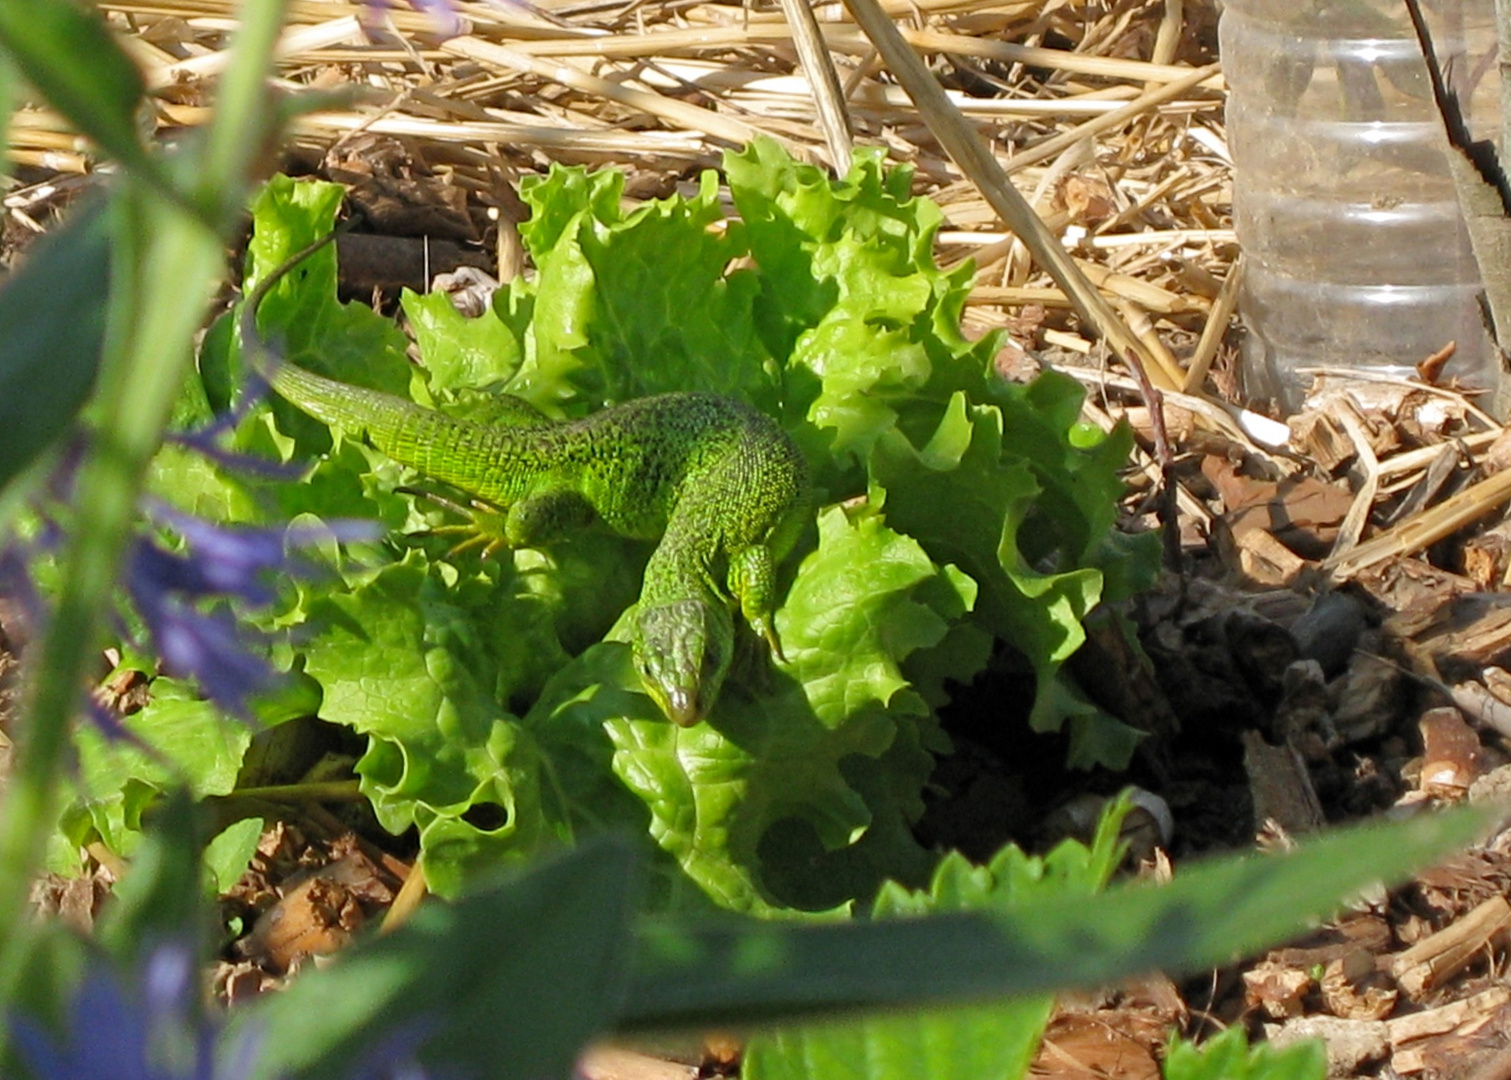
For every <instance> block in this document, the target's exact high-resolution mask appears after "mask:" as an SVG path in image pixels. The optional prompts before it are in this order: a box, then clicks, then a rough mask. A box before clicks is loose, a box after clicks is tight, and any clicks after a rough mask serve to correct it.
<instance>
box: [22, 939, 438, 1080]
mask: <svg viewBox="0 0 1511 1080" xmlns="http://www.w3.org/2000/svg"><path fill="white" fill-rule="evenodd" d="M130 974H131V977H130V978H128V979H121V978H120V977H119V976H118V975H117V974H116V972H115V971H114V970H112V969H111V968H110V966H109V965H108V964H107V963H106V962H105V961H104V960H103V959H101V958H100V957H99V956H96V957H94V959H93V960H92V961H91V963H90V965H89V967H88V968H87V970H86V971H85V973H84V979H83V981H82V982H81V983H80V984H79V986H78V988H77V990H75V992H74V996H73V1001H72V1002H71V1003H70V1006H69V1008H68V1010H67V1014H66V1016H65V1018H64V1025H63V1030H62V1031H61V1032H59V1033H58V1034H57V1035H56V1036H55V1035H53V1034H51V1033H49V1032H47V1031H46V1030H44V1029H43V1027H42V1026H41V1025H39V1024H37V1023H36V1022H35V1021H34V1020H32V1019H31V1018H30V1017H28V1016H25V1015H22V1014H19V1013H12V1014H10V1016H9V1017H8V1020H9V1027H10V1032H11V1037H12V1039H13V1041H14V1045H15V1049H16V1053H17V1055H18V1056H19V1057H20V1059H21V1062H22V1063H23V1064H24V1065H25V1066H26V1069H27V1071H28V1072H29V1073H30V1075H31V1077H32V1078H33V1080H246V1078H247V1077H250V1076H252V1075H254V1074H256V1073H258V1072H259V1071H260V1070H259V1069H258V1062H259V1059H260V1056H261V1054H262V1052H263V1050H264V1048H265V1047H266V1046H268V1045H270V1044H271V1042H272V1040H271V1038H270V1033H269V1031H268V1029H267V1028H266V1027H264V1026H262V1025H259V1024H255V1023H254V1024H241V1025H239V1026H237V1027H236V1028H234V1029H228V1028H227V1027H226V1026H225V1025H223V1024H222V1023H220V1022H219V1021H218V1019H216V1018H213V1017H210V1016H206V1015H205V1014H204V1012H203V1011H202V1010H201V1009H200V1008H199V1007H198V1005H197V1004H196V1003H197V1000H198V996H199V969H198V966H197V964H196V961H195V955H194V950H193V949H191V948H190V947H189V946H188V945H187V944H186V943H185V942H182V941H169V942H166V943H164V944H162V945H159V946H158V947H157V948H155V949H153V950H152V951H151V952H149V953H148V954H147V955H146V958H145V960H144V962H143V963H142V965H141V967H140V969H139V970H136V971H134V972H131V973H130ZM371 1034H372V1038H373V1041H374V1042H375V1043H376V1046H375V1048H374V1050H373V1051H372V1052H370V1053H367V1054H364V1055H363V1056H362V1057H363V1060H362V1062H361V1063H359V1064H358V1065H357V1067H356V1068H354V1069H353V1070H351V1071H350V1072H348V1073H347V1074H346V1075H347V1077H348V1080H426V1074H425V1071H424V1070H423V1069H422V1068H421V1067H420V1066H419V1065H418V1064H417V1063H416V1062H415V1060H414V1057H413V1051H414V1049H415V1047H416V1046H417V1045H418V1043H419V1040H418V1039H417V1038H415V1037H414V1035H415V1032H407V1033H405V1034H403V1035H402V1036H401V1037H398V1038H395V1037H392V1035H391V1033H384V1032H372V1033H371Z"/></svg>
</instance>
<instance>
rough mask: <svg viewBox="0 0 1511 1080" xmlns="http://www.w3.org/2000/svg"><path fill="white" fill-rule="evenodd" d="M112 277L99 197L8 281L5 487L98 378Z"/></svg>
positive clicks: (1, 415) (0, 323)
mask: <svg viewBox="0 0 1511 1080" xmlns="http://www.w3.org/2000/svg"><path fill="white" fill-rule="evenodd" d="M0 7H3V5H0ZM109 281H110V239H109V225H108V222H107V220H106V215H105V214H104V212H103V207H102V206H99V205H96V206H90V207H85V208H83V209H82V210H80V211H78V212H76V213H75V214H74V216H73V217H72V218H71V219H70V220H69V221H68V222H67V224H65V225H64V226H63V227H62V228H60V229H56V230H54V231H53V232H51V233H49V234H48V235H47V236H44V237H42V238H41V239H40V240H38V241H37V242H36V243H35V244H34V245H33V246H32V248H31V250H30V251H28V252H27V255H26V261H25V262H24V263H23V264H22V265H21V268H20V269H19V270H17V271H16V272H15V273H14V274H12V275H11V276H10V277H8V278H6V279H5V281H4V284H3V285H0V341H4V342H5V348H4V349H3V350H0V431H3V432H5V438H3V439H0V488H3V487H4V486H5V485H6V484H8V483H9V482H10V481H11V479H12V478H13V477H14V476H15V475H16V474H17V473H19V472H20V471H21V470H22V469H24V468H25V467H26V466H27V465H28V464H30V463H31V462H32V461H33V460H34V459H35V458H36V457H37V456H38V455H40V454H41V453H42V452H43V451H44V450H46V449H47V447H48V446H50V445H52V442H53V440H55V439H56V438H57V437H58V436H59V435H61V434H62V433H63V432H64V431H65V430H66V429H67V428H68V425H69V424H71V423H72V422H73V418H74V416H75V415H76V414H77V413H78V411H79V407H80V406H81V405H83V403H84V399H85V398H86V397H87V396H88V394H89V388H90V387H91V386H93V385H94V379H95V373H96V372H97V371H98V370H99V366H100V344H101V342H102V341H103V339H104V335H105V302H106V296H107V293H108V287H109Z"/></svg>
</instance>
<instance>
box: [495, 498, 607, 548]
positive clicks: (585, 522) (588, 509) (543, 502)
mask: <svg viewBox="0 0 1511 1080" xmlns="http://www.w3.org/2000/svg"><path fill="white" fill-rule="evenodd" d="M596 520H598V512H597V511H596V510H595V509H593V504H592V503H590V502H589V501H588V500H587V499H586V498H585V497H584V496H583V495H582V494H581V493H579V492H576V491H573V490H571V489H570V488H557V489H553V490H550V491H542V492H538V493H536V494H533V495H527V496H525V497H524V498H523V499H520V500H519V501H518V502H516V503H514V504H513V505H512V506H510V507H509V512H508V514H507V515H506V516H505V519H504V539H505V541H506V542H507V543H508V544H509V546H510V547H517V548H518V547H540V546H541V545H543V544H547V543H550V542H551V541H552V540H558V539H560V538H561V537H563V536H567V535H570V534H571V533H573V532H576V531H578V530H581V529H584V528H586V527H588V526H589V525H591V524H593V522H594V521H596Z"/></svg>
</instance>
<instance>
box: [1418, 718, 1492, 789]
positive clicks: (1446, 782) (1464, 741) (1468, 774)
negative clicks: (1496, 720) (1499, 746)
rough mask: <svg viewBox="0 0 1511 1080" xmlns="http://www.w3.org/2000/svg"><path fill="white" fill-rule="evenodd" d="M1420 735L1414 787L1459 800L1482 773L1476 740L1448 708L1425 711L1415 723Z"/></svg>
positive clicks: (1480, 750) (1480, 751)
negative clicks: (1418, 773)
mask: <svg viewBox="0 0 1511 1080" xmlns="http://www.w3.org/2000/svg"><path fill="white" fill-rule="evenodd" d="M1417 729H1418V730H1419V731H1420V732H1421V733H1422V772H1421V776H1420V777H1419V778H1418V781H1417V786H1418V787H1419V788H1421V790H1422V791H1424V792H1426V793H1427V794H1429V795H1438V796H1443V797H1447V798H1454V799H1462V798H1463V797H1464V796H1465V795H1467V794H1468V792H1469V785H1471V784H1473V783H1474V781H1475V780H1477V779H1479V777H1480V775H1481V774H1482V773H1483V772H1484V771H1485V750H1484V747H1482V746H1481V745H1480V740H1479V736H1478V735H1476V734H1475V733H1474V730H1473V729H1472V728H1471V727H1470V726H1469V725H1468V724H1466V723H1465V722H1464V717H1463V716H1462V715H1461V714H1460V713H1459V711H1458V710H1457V709H1455V708H1453V707H1452V706H1446V705H1445V706H1442V707H1439V708H1436V709H1428V710H1427V711H1426V712H1425V713H1423V714H1422V718H1421V719H1420V720H1418V721H1417Z"/></svg>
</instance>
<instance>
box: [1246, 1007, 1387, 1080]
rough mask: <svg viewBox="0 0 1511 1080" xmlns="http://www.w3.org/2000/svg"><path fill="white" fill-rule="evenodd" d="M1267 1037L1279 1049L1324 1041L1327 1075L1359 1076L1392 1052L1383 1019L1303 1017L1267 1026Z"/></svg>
mask: <svg viewBox="0 0 1511 1080" xmlns="http://www.w3.org/2000/svg"><path fill="white" fill-rule="evenodd" d="M1264 1030H1265V1035H1266V1036H1267V1037H1268V1038H1269V1040H1270V1042H1272V1043H1274V1044H1275V1045H1277V1046H1288V1045H1289V1044H1291V1043H1295V1042H1300V1041H1301V1040H1303V1039H1321V1040H1322V1041H1323V1043H1324V1045H1326V1047H1327V1075H1328V1076H1333V1077H1344V1076H1357V1075H1358V1074H1359V1071H1360V1069H1361V1068H1362V1067H1363V1066H1365V1065H1368V1064H1371V1063H1373V1062H1377V1061H1383V1060H1384V1059H1385V1057H1386V1056H1387V1055H1388V1054H1389V1053H1390V1031H1389V1028H1387V1027H1386V1026H1385V1023H1384V1022H1383V1021H1381V1020H1342V1019H1339V1018H1338V1017H1336V1016H1303V1017H1300V1018H1298V1019H1296V1020H1291V1021H1288V1022H1287V1023H1284V1024H1266V1025H1265V1029H1264Z"/></svg>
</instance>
